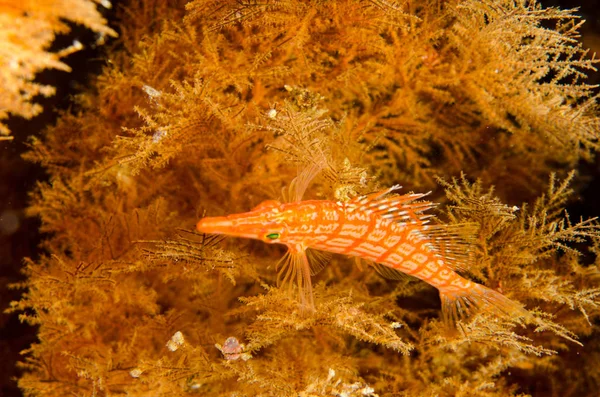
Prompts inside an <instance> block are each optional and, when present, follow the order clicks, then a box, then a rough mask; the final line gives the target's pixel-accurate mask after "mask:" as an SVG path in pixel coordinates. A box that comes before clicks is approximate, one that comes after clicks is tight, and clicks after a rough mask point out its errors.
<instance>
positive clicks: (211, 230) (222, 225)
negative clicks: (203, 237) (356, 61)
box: [196, 216, 233, 234]
mask: <svg viewBox="0 0 600 397" xmlns="http://www.w3.org/2000/svg"><path fill="white" fill-rule="evenodd" d="M232 228H233V221H231V220H230V219H227V217H226V216H215V217H211V218H202V219H200V221H198V224H197V225H196V229H198V231H199V232H201V233H207V234H228V233H227V231H229V230H231V229H232Z"/></svg>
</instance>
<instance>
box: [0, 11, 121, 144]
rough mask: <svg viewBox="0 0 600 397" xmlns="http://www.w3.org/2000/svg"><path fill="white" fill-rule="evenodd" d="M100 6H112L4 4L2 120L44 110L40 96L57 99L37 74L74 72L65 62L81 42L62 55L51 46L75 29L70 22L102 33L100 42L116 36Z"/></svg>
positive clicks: (0, 27) (0, 14)
mask: <svg viewBox="0 0 600 397" xmlns="http://www.w3.org/2000/svg"><path fill="white" fill-rule="evenodd" d="M96 3H98V4H101V5H102V6H104V7H111V3H110V1H108V0H103V1H100V0H98V1H92V0H61V1H58V2H57V1H32V0H25V1H10V0H5V1H1V2H0V73H1V74H0V82H1V83H0V121H2V120H5V119H6V118H8V116H9V115H11V114H12V115H18V116H21V117H25V118H31V117H33V116H36V115H37V114H39V113H40V112H41V111H42V108H41V106H40V105H39V104H36V103H33V101H34V100H35V98H36V96H40V95H41V96H45V97H48V96H51V95H54V91H55V89H54V87H52V86H50V85H44V84H40V83H38V82H35V81H34V80H35V77H36V74H37V73H39V72H41V71H42V70H44V69H49V68H50V69H58V70H64V71H70V67H69V66H68V65H66V64H65V63H63V62H62V61H61V59H62V58H64V57H65V56H67V55H69V54H71V53H73V52H75V51H79V50H80V49H81V48H83V45H82V44H81V43H80V42H79V41H75V42H73V44H72V45H71V46H69V47H67V48H64V49H62V50H60V51H58V52H54V51H51V50H50V49H49V47H50V45H51V44H52V42H53V41H54V38H55V36H56V35H60V34H65V33H68V32H69V31H70V30H71V27H70V26H69V24H68V23H66V21H69V22H73V23H77V24H80V25H83V26H85V27H87V28H89V29H92V30H94V31H95V32H98V35H99V37H98V42H99V43H100V42H104V41H105V37H106V36H116V32H115V31H114V30H112V29H111V28H109V27H108V26H106V21H105V20H104V18H103V17H102V15H101V14H100V13H99V12H98V10H97V9H96ZM9 132H10V131H9V129H8V127H7V126H6V125H5V124H3V123H0V139H4V138H7V137H8V135H9Z"/></svg>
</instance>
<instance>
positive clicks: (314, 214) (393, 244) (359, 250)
mask: <svg viewBox="0 0 600 397" xmlns="http://www.w3.org/2000/svg"><path fill="white" fill-rule="evenodd" d="M305 179H306V178H305ZM298 185H300V188H299V190H300V192H299V193H298V194H297V195H296V196H297V197H296V199H295V200H293V201H292V202H283V203H282V202H279V201H276V200H267V201H264V202H262V203H261V204H259V205H258V206H256V207H255V208H254V209H252V210H251V211H249V212H245V213H238V214H231V215H227V216H222V217H205V218H202V219H200V220H199V222H198V223H197V230H198V231H200V232H202V233H207V234H222V235H228V236H234V237H243V238H250V239H256V240H261V241H263V242H265V243H268V244H284V245H286V246H287V248H288V251H287V252H286V254H285V256H284V257H283V258H282V260H281V261H280V262H279V264H278V274H279V275H278V282H279V284H296V285H297V287H298V293H299V298H300V303H301V306H302V307H303V308H307V309H308V310H314V299H313V296H312V285H311V276H312V275H315V274H316V273H318V272H319V271H320V270H321V269H322V268H323V267H324V266H325V265H326V263H327V262H328V260H329V256H330V255H331V254H334V253H335V254H342V255H348V256H354V257H356V258H360V259H361V260H366V261H368V262H369V263H371V264H372V265H373V267H374V268H375V269H376V270H377V271H378V272H379V273H380V274H381V275H382V276H384V277H386V278H390V279H400V278H403V277H404V276H412V277H416V278H418V279H420V280H422V281H424V282H426V283H428V284H430V285H432V286H433V287H435V288H437V289H438V290H439V294H440V300H441V303H442V317H443V320H444V321H445V322H447V323H450V324H455V323H456V322H457V321H458V320H461V319H465V318H467V317H470V316H471V315H473V314H474V313H475V312H477V311H480V310H485V311H487V312H491V313H494V314H497V315H500V316H507V317H509V318H513V319H514V318H528V317H530V314H529V312H528V311H527V310H526V309H525V308H524V307H523V306H522V305H521V304H520V303H518V302H515V301H513V300H511V299H509V298H507V297H506V296H504V295H503V294H501V293H500V292H497V291H495V290H493V289H491V288H488V287H486V286H484V285H482V284H478V283H476V282H474V281H471V280H468V279H467V278H464V277H463V276H461V275H460V274H459V273H458V272H457V271H460V270H464V269H465V268H466V266H467V265H468V263H469V259H468V258H469V257H471V258H472V257H473V255H471V250H470V247H469V243H468V242H465V240H464V239H463V238H461V237H460V235H459V233H456V232H453V231H452V227H446V225H429V221H430V218H431V217H432V215H428V214H427V213H426V211H427V210H429V209H431V208H433V207H435V206H436V204H435V203H433V202H430V201H424V200H423V198H424V197H425V196H427V195H428V194H429V193H430V192H429V193H408V194H403V195H398V194H395V192H396V191H398V190H400V188H401V187H400V186H399V185H394V186H392V187H390V188H388V189H385V190H382V191H379V192H375V193H371V194H369V195H364V196H358V197H355V198H353V199H351V200H348V201H345V202H343V201H332V200H301V199H299V198H300V196H302V193H303V190H305V187H306V180H304V181H300V182H299V183H298Z"/></svg>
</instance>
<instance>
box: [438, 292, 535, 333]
mask: <svg viewBox="0 0 600 397" xmlns="http://www.w3.org/2000/svg"><path fill="white" fill-rule="evenodd" d="M440 299H441V301H442V316H443V319H444V322H445V323H446V324H448V325H453V326H454V325H456V322H457V321H458V320H463V319H466V318H468V317H470V316H472V315H474V314H475V313H477V312H479V311H486V312H489V313H493V314H495V315H498V316H500V317H506V318H509V319H512V320H525V321H526V322H531V321H532V320H533V315H532V314H531V313H529V312H528V311H527V310H526V309H525V308H524V307H523V306H522V305H521V304H520V303H518V302H515V301H513V300H511V299H509V298H507V297H506V296H504V295H502V294H501V293H499V292H497V291H494V290H493V289H491V288H488V287H485V286H483V285H481V284H476V283H472V285H471V286H470V288H468V289H459V290H450V289H444V288H440Z"/></svg>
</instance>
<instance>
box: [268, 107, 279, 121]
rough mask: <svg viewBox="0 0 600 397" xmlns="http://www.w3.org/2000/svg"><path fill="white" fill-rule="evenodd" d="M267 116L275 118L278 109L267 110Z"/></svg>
mask: <svg viewBox="0 0 600 397" xmlns="http://www.w3.org/2000/svg"><path fill="white" fill-rule="evenodd" d="M267 117H268V118H270V119H274V118H275V117H277V110H276V109H270V110H269V111H268V112H267Z"/></svg>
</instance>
